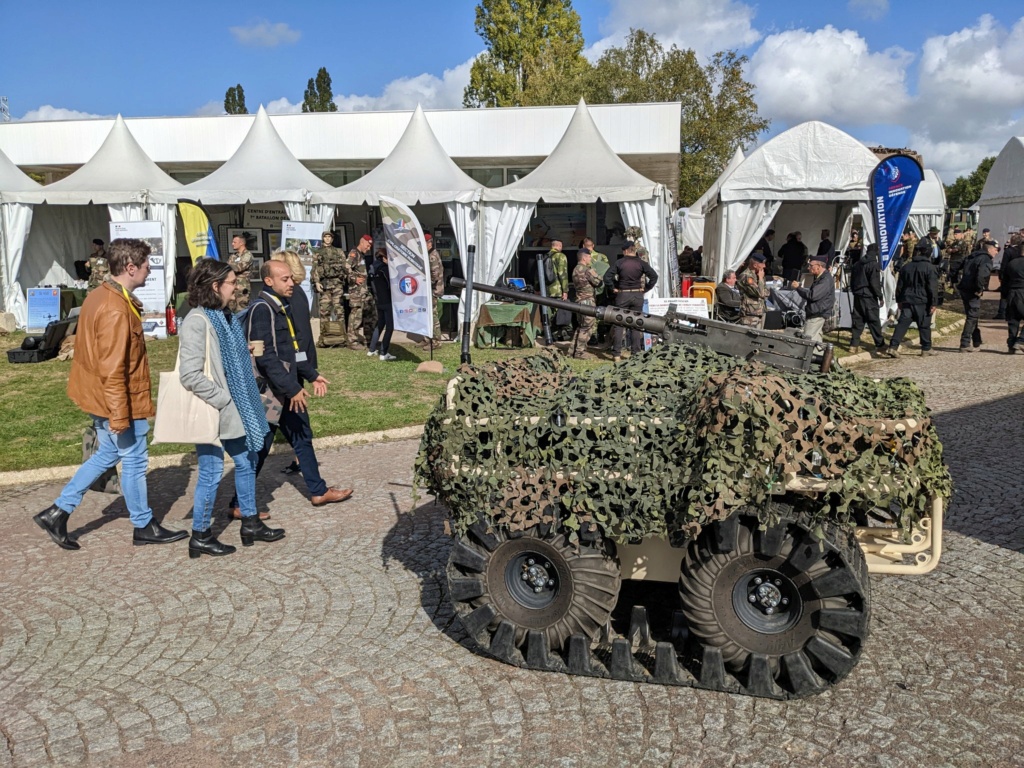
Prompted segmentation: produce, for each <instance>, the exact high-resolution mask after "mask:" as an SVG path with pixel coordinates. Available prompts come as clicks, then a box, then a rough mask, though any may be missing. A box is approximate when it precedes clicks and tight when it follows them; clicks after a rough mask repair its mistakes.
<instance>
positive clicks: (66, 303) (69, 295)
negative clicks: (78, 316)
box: [60, 288, 88, 318]
mask: <svg viewBox="0 0 1024 768" xmlns="http://www.w3.org/2000/svg"><path fill="white" fill-rule="evenodd" d="M87 293H88V291H86V290H85V289H84V288H61V289H60V316H61V317H62V318H64V317H67V316H68V313H69V312H70V311H71V310H72V309H74V308H75V307H80V306H82V302H83V301H85V296H86V294H87Z"/></svg>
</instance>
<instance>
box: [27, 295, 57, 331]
mask: <svg viewBox="0 0 1024 768" xmlns="http://www.w3.org/2000/svg"><path fill="white" fill-rule="evenodd" d="M54 320H60V288H29V289H28V325H27V326H26V330H29V331H41V330H43V329H45V328H46V326H47V325H49V324H50V323H52V322H53V321H54Z"/></svg>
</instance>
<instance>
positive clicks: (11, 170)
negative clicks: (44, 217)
mask: <svg viewBox="0 0 1024 768" xmlns="http://www.w3.org/2000/svg"><path fill="white" fill-rule="evenodd" d="M42 188H43V187H42V185H41V184H38V183H37V182H35V181H34V180H33V179H30V178H29V177H28V176H27V175H26V174H25V173H23V172H22V170H21V169H20V168H18V166H16V165H15V164H14V163H12V162H11V161H10V159H9V158H8V157H7V155H5V154H4V153H3V151H0V267H2V271H0V277H2V278H3V282H2V284H0V298H2V299H3V310H4V311H5V312H11V313H13V314H14V316H15V320H16V322H17V323H18V325H19V326H24V325H25V321H26V318H27V317H28V309H27V307H26V306H25V294H24V292H23V291H22V290H21V285H20V284H19V283H18V273H19V271H20V270H21V259H22V254H23V253H24V250H25V240H26V239H27V238H28V233H29V230H30V229H31V228H32V206H31V205H30V204H28V203H19V202H15V201H14V198H15V197H17V193H20V192H36V191H38V190H40V189H42Z"/></svg>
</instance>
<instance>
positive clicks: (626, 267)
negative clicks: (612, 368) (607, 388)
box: [604, 240, 658, 360]
mask: <svg viewBox="0 0 1024 768" xmlns="http://www.w3.org/2000/svg"><path fill="white" fill-rule="evenodd" d="M645 277H646V278H647V285H646V287H645V286H644V278H645ZM657 282H658V273H657V272H655V271H654V268H653V267H652V266H651V265H650V264H648V263H647V262H646V261H644V260H642V259H641V258H640V257H639V256H637V255H636V248H635V246H634V244H633V242H632V241H631V240H627V241H626V242H625V243H623V246H622V255H620V256H619V259H618V261H616V262H615V266H613V267H610V268H609V269H608V271H607V272H605V273H604V285H605V288H607V289H608V293H609V295H611V296H612V297H613V298H614V301H615V306H616V307H622V308H623V309H632V310H634V311H636V312H642V311H643V308H644V293H645V292H646V291H649V290H651V288H653V287H654V285H655V284H656V283H657ZM625 330H626V329H625V328H622V327H621V326H616V327H615V328H614V329H613V334H612V355H613V356H614V358H615V359H616V360H619V356H620V355H621V354H622V336H623V332H624V331H625ZM629 348H630V351H631V352H633V353H634V354H635V353H638V352H642V351H643V349H644V332H643V331H638V330H635V329H633V330H630V337H629Z"/></svg>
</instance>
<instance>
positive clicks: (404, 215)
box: [380, 195, 434, 338]
mask: <svg viewBox="0 0 1024 768" xmlns="http://www.w3.org/2000/svg"><path fill="white" fill-rule="evenodd" d="M380 217H381V221H383V223H384V244H385V246H386V247H387V251H388V266H389V267H390V270H389V271H390V272H391V312H392V314H393V315H394V318H395V328H396V329H397V330H399V331H405V332H407V333H417V334H419V335H420V336H426V337H428V338H429V337H433V335H434V302H433V301H432V300H431V294H430V278H429V276H428V275H427V241H426V239H425V238H424V237H423V227H421V226H420V223H419V221H418V220H417V219H416V216H415V215H414V214H413V212H412V211H411V210H410V209H409V208H408V207H407V206H405V205H404V204H403V203H400V202H398V201H397V200H394V199H392V198H390V197H384V196H383V195H381V196H380Z"/></svg>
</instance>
